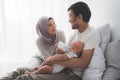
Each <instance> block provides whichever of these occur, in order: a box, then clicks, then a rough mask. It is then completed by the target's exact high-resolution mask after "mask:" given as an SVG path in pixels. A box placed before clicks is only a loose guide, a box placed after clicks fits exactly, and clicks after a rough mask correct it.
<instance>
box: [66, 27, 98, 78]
mask: <svg viewBox="0 0 120 80" xmlns="http://www.w3.org/2000/svg"><path fill="white" fill-rule="evenodd" d="M76 40H79V41H82V42H83V43H84V49H93V48H95V47H96V46H97V45H99V44H100V34H99V32H98V31H97V30H95V29H94V28H92V27H90V26H88V28H87V29H86V30H85V31H84V32H82V33H80V32H79V31H75V33H73V35H72V36H71V37H70V39H69V43H68V45H70V43H71V42H73V41H76ZM72 71H73V72H74V73H75V74H76V75H78V76H81V75H82V71H83V70H82V69H81V68H72Z"/></svg>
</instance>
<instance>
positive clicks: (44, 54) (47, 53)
mask: <svg viewBox="0 0 120 80" xmlns="http://www.w3.org/2000/svg"><path fill="white" fill-rule="evenodd" d="M36 45H37V47H38V50H39V52H40V53H39V56H40V57H41V58H42V59H43V60H44V59H46V58H47V57H49V56H50V51H49V50H48V49H47V48H46V46H45V45H43V44H42V42H41V41H40V38H38V39H37V41H36Z"/></svg>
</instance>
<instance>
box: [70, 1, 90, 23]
mask: <svg viewBox="0 0 120 80" xmlns="http://www.w3.org/2000/svg"><path fill="white" fill-rule="evenodd" d="M69 10H72V11H73V13H74V15H75V16H76V17H78V16H79V15H82V16H83V21H85V22H89V20H90V17H91V11H90V9H89V7H88V5H87V4H86V3H84V2H77V3H74V4H72V5H71V6H70V7H69V8H68V11H69Z"/></svg>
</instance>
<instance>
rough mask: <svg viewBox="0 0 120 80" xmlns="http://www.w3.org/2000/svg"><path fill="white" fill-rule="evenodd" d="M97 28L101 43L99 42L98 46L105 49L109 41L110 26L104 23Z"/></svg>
mask: <svg viewBox="0 0 120 80" xmlns="http://www.w3.org/2000/svg"><path fill="white" fill-rule="evenodd" d="M97 30H98V31H99V33H100V37H101V43H100V48H101V49H102V51H103V52H104V51H105V48H106V46H107V45H108V43H109V42H110V38H111V28H110V25H109V24H106V25H104V26H100V27H98V28H97Z"/></svg>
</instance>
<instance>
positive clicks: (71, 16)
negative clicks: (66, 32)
mask: <svg viewBox="0 0 120 80" xmlns="http://www.w3.org/2000/svg"><path fill="white" fill-rule="evenodd" d="M68 15H69V22H70V23H71V26H72V29H78V27H79V26H78V24H77V17H75V15H74V13H73V11H72V10H69V12H68Z"/></svg>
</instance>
